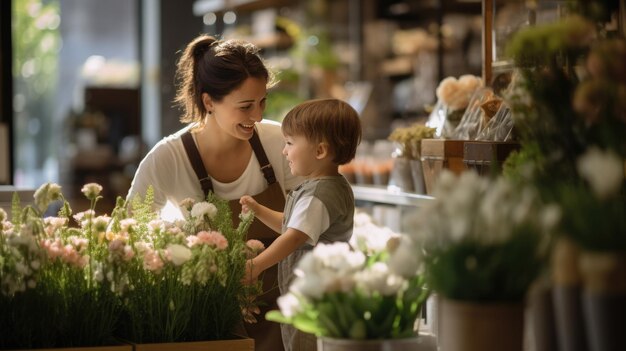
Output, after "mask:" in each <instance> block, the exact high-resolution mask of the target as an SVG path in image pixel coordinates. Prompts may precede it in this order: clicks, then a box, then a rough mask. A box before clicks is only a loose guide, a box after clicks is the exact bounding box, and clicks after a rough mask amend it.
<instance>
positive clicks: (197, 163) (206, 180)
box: [181, 132, 213, 197]
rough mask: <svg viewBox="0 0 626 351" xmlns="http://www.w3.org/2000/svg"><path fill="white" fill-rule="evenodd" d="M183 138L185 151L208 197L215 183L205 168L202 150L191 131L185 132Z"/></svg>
mask: <svg viewBox="0 0 626 351" xmlns="http://www.w3.org/2000/svg"><path fill="white" fill-rule="evenodd" d="M181 139H182V140H183V145H184V146H185V152H186V153H187V157H188V158H189V162H191V166H192V167H193V171H194V172H196V176H197V177H198V180H200V186H201V187H202V192H203V193H204V196H205V197H206V196H207V195H208V194H209V191H213V183H212V182H211V178H210V177H209V175H208V174H207V172H206V168H204V163H203V162H202V156H200V152H199V151H198V148H197V147H196V143H195V142H194V141H193V136H192V135H191V133H190V132H185V133H183V135H182V136H181Z"/></svg>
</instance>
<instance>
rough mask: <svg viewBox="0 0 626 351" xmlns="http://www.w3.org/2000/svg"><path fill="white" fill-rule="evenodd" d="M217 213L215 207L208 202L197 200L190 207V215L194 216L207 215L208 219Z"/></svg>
mask: <svg viewBox="0 0 626 351" xmlns="http://www.w3.org/2000/svg"><path fill="white" fill-rule="evenodd" d="M216 214H217V207H215V205H213V204H212V203H209V202H206V201H205V202H198V203H197V204H195V205H193V207H192V208H191V216H192V217H194V218H202V217H203V216H204V215H207V216H208V217H209V219H212V218H214V217H215V215H216Z"/></svg>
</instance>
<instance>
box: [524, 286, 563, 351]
mask: <svg viewBox="0 0 626 351" xmlns="http://www.w3.org/2000/svg"><path fill="white" fill-rule="evenodd" d="M525 323H526V324H525V327H526V328H527V329H526V332H527V336H528V337H527V338H526V340H527V341H528V343H529V346H530V347H529V348H530V349H531V350H535V351H554V350H557V349H558V346H557V337H556V329H555V321H554V304H553V301H552V285H551V284H550V283H549V282H545V281H538V282H537V283H536V284H533V286H532V287H531V288H530V290H529V292H528V296H527V302H526V321H525Z"/></svg>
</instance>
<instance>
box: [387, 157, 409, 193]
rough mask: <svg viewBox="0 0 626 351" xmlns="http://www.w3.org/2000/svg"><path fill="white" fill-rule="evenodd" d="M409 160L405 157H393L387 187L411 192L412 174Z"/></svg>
mask: <svg viewBox="0 0 626 351" xmlns="http://www.w3.org/2000/svg"><path fill="white" fill-rule="evenodd" d="M411 172H412V169H411V160H410V159H408V158H406V157H396V158H394V159H393V166H392V168H391V174H390V176H389V188H390V189H393V190H400V191H405V192H412V191H413V190H414V189H413V176H412V175H411Z"/></svg>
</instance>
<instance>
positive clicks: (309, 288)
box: [289, 275, 328, 299]
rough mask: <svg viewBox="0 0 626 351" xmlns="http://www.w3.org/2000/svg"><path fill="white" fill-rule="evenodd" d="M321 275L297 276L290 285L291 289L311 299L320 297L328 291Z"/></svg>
mask: <svg viewBox="0 0 626 351" xmlns="http://www.w3.org/2000/svg"><path fill="white" fill-rule="evenodd" d="M322 278H323V277H322V276H320V275H311V276H306V277H297V278H296V279H294V281H293V282H292V283H291V285H290V286H289V291H291V292H295V293H298V294H301V295H302V296H304V297H306V298H310V299H319V298H321V297H322V296H323V295H324V293H325V292H326V285H328V284H325V283H324V282H323V281H322V280H321V279H322Z"/></svg>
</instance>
